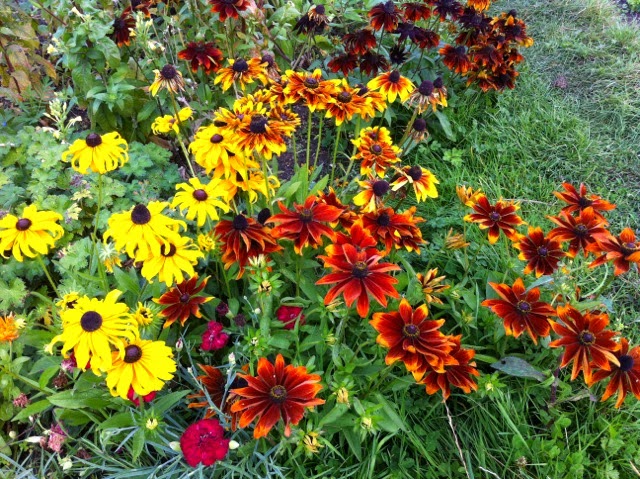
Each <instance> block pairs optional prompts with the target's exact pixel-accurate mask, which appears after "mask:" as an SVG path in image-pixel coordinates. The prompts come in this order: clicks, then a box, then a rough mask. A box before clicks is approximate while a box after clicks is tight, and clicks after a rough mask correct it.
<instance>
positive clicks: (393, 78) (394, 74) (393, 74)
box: [389, 70, 400, 83]
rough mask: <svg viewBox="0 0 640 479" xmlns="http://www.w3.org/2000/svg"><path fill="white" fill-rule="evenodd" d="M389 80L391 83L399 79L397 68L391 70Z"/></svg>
mask: <svg viewBox="0 0 640 479" xmlns="http://www.w3.org/2000/svg"><path fill="white" fill-rule="evenodd" d="M389 81H390V82H391V83H398V82H399V81H400V72H399V71H398V70H393V71H392V72H391V73H390V74H389Z"/></svg>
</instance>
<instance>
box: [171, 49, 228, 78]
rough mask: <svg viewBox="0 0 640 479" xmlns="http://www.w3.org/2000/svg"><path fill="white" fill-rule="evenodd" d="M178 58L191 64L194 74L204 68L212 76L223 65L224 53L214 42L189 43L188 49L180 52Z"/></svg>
mask: <svg viewBox="0 0 640 479" xmlns="http://www.w3.org/2000/svg"><path fill="white" fill-rule="evenodd" d="M178 58H179V59H180V60H187V61H189V62H191V71H192V72H194V73H195V72H197V71H198V68H200V67H202V70H203V71H204V72H205V73H206V74H207V75H210V74H211V73H214V72H216V71H218V68H220V65H222V51H221V50H220V49H218V48H216V47H215V45H214V44H213V42H207V43H205V42H189V43H187V48H185V49H184V50H181V51H179V52H178Z"/></svg>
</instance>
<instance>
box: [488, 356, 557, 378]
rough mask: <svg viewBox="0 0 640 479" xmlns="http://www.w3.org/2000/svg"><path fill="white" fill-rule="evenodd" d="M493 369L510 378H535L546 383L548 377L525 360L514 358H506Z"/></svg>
mask: <svg viewBox="0 0 640 479" xmlns="http://www.w3.org/2000/svg"><path fill="white" fill-rule="evenodd" d="M491 367H492V368H494V369H497V370H498V371H501V372H503V373H505V374H508V375H509V376H516V377H519V378H533V379H537V380H538V381H544V380H545V379H547V376H546V375H545V374H543V373H541V372H540V371H538V370H537V369H536V368H534V367H533V366H531V364H529V363H528V362H526V361H525V360H524V359H520V358H516V357H514V356H505V357H504V358H502V359H500V360H499V361H497V362H495V363H493V364H492V365H491Z"/></svg>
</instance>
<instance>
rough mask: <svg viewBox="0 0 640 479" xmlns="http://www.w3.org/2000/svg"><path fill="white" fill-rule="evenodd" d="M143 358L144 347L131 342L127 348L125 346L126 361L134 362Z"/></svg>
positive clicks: (128, 362)
mask: <svg viewBox="0 0 640 479" xmlns="http://www.w3.org/2000/svg"><path fill="white" fill-rule="evenodd" d="M140 358H142V349H141V348H140V346H136V345H135V344H130V345H129V346H127V347H126V348H124V362H125V363H127V364H132V363H136V362H138V361H140Z"/></svg>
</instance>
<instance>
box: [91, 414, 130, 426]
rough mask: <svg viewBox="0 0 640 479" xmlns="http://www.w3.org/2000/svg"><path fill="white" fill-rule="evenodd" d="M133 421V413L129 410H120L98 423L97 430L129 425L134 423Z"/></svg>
mask: <svg viewBox="0 0 640 479" xmlns="http://www.w3.org/2000/svg"><path fill="white" fill-rule="evenodd" d="M134 422H135V421H134V419H133V415H132V414H131V413H130V412H121V413H119V414H116V415H115V416H111V417H110V418H109V419H107V420H106V421H104V422H102V423H100V424H98V430H101V429H119V428H123V427H130V426H133V425H134Z"/></svg>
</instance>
